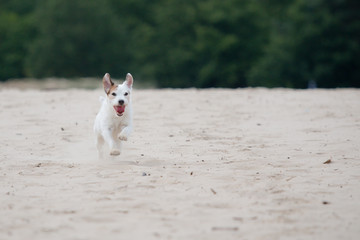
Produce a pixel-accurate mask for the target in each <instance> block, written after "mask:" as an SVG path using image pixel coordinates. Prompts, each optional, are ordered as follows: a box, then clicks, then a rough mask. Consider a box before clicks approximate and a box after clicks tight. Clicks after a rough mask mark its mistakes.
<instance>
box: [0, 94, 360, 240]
mask: <svg viewBox="0 0 360 240" xmlns="http://www.w3.org/2000/svg"><path fill="white" fill-rule="evenodd" d="M100 95H104V93H103V91H102V90H101V89H98V90H76V89H73V90H51V91H44V90H42V91H40V90H15V89H7V88H2V89H1V90H0V100H1V101H0V129H1V135H0V147H1V149H0V150H1V151H0V209H1V210H0V239H79V240H81V239H84V240H87V239H142V240H143V239H204V240H205V239H263V240H267V239H326V240H330V239H347V240H349V239H354V240H355V239H359V238H360V90H356V89H336V90H289V89H272V90H268V89H261V88H260V89H237V90H226V89H210V90H195V89H188V90H171V89H168V90H137V89H135V90H134V91H133V96H132V98H133V107H134V132H133V134H132V136H131V138H130V139H129V141H128V142H126V143H125V144H124V148H123V152H122V154H121V155H120V156H119V157H109V158H107V159H98V156H97V152H96V147H95V144H94V137H95V136H94V134H93V131H92V125H93V121H94V118H95V115H96V113H97V111H98V110H99V107H100V103H99V101H98V98H99V96H100Z"/></svg>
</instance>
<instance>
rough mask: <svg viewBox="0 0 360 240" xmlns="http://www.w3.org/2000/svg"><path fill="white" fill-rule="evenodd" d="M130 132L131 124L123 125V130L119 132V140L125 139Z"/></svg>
mask: <svg viewBox="0 0 360 240" xmlns="http://www.w3.org/2000/svg"><path fill="white" fill-rule="evenodd" d="M131 132H132V126H131V125H128V126H126V127H124V128H123V130H122V131H121V132H120V134H119V139H120V140H121V141H127V140H128V138H129V136H130V134H131Z"/></svg>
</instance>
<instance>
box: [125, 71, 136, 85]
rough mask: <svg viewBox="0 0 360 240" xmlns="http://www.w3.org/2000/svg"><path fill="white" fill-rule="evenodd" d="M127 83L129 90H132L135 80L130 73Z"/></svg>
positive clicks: (127, 76)
mask: <svg viewBox="0 0 360 240" xmlns="http://www.w3.org/2000/svg"><path fill="white" fill-rule="evenodd" d="M125 82H126V85H127V86H128V87H129V88H132V85H133V82H134V79H133V77H132V76H131V74H130V73H128V74H126V79H125Z"/></svg>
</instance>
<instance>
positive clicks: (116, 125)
mask: <svg viewBox="0 0 360 240" xmlns="http://www.w3.org/2000/svg"><path fill="white" fill-rule="evenodd" d="M133 81H134V80H133V77H132V76H131V74H130V73H128V74H127V75H126V80H125V81H124V83H123V84H119V85H115V84H114V83H113V82H112V80H111V77H110V74H108V73H106V74H105V75H104V77H103V86H104V90H105V93H106V95H107V96H106V97H105V98H104V97H100V101H101V108H100V111H99V113H98V114H97V115H96V118H95V123H94V132H95V134H96V146H97V149H98V152H99V157H102V156H103V151H104V149H103V147H104V143H107V144H108V146H109V148H110V155H112V156H116V155H119V154H120V153H121V142H122V141H127V140H128V138H129V136H130V133H131V131H132V106H131V90H132V85H133Z"/></svg>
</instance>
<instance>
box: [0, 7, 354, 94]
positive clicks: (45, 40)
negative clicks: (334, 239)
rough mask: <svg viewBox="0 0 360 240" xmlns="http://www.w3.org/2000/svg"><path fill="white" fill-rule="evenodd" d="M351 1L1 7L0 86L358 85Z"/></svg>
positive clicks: (299, 86) (303, 86) (297, 86)
mask: <svg viewBox="0 0 360 240" xmlns="http://www.w3.org/2000/svg"><path fill="white" fill-rule="evenodd" d="M359 5H360V4H359V2H358V1H357V0H327V1H325V0H294V1H287V0H272V1H270V0H241V1H239V0H228V1H219V0H198V1H189V0H153V1H141V0H92V1H87V0H48V1H40V0H0V80H7V79H9V78H21V77H37V78H42V77H50V76H55V77H70V78H76V77H84V76H91V77H100V76H102V75H103V74H104V73H105V72H110V73H111V74H112V76H114V77H123V76H125V74H126V72H131V73H133V75H134V76H135V77H136V78H137V79H140V80H144V81H145V80H148V81H154V82H156V83H157V85H158V86H159V87H231V88H236V87H247V86H266V87H294V88H306V87H307V86H308V82H309V81H310V80H311V81H315V82H316V83H317V85H318V87H360V62H359V61H360V46H359V43H360V39H359V36H360V34H359V32H360V14H359V12H360V9H359Z"/></svg>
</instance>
